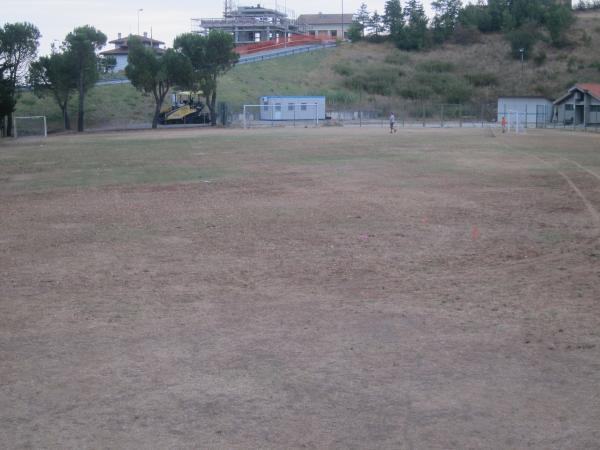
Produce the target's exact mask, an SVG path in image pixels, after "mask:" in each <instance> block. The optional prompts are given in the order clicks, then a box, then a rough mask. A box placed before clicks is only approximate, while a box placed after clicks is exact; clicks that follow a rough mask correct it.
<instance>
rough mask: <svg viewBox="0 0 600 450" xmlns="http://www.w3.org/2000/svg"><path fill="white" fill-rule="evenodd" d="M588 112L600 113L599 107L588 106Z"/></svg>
mask: <svg viewBox="0 0 600 450" xmlns="http://www.w3.org/2000/svg"><path fill="white" fill-rule="evenodd" d="M590 112H600V105H590Z"/></svg>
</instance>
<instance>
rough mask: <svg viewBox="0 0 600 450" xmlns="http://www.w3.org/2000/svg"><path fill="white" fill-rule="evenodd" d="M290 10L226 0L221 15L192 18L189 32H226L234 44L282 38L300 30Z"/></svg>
mask: <svg viewBox="0 0 600 450" xmlns="http://www.w3.org/2000/svg"><path fill="white" fill-rule="evenodd" d="M300 28H301V27H300V26H299V25H298V21H297V20H296V18H295V15H294V12H293V11H292V10H290V9H288V8H284V9H283V10H282V9H280V8H279V7H278V6H277V5H275V7H274V8H267V7H264V6H261V5H260V4H257V5H256V6H237V5H236V3H235V1H232V0H226V1H225V7H224V11H223V17H219V18H201V19H192V31H193V32H195V33H200V34H207V33H209V32H210V31H211V30H220V31H225V32H227V33H230V34H231V35H232V36H233V37H234V42H235V44H252V43H255V42H264V41H269V40H272V39H286V36H290V34H293V33H301V32H302V30H301V29H300Z"/></svg>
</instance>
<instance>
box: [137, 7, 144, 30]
mask: <svg viewBox="0 0 600 450" xmlns="http://www.w3.org/2000/svg"><path fill="white" fill-rule="evenodd" d="M143 10H144V9H143V8H140V9H138V10H137V16H138V33H137V34H138V36H139V35H140V13H141V12H142V11H143Z"/></svg>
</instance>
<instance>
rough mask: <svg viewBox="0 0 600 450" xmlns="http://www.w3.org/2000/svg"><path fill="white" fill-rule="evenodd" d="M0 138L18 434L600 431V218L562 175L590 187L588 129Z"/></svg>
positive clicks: (243, 438)
mask: <svg viewBox="0 0 600 450" xmlns="http://www.w3.org/2000/svg"><path fill="white" fill-rule="evenodd" d="M0 153H2V161H3V165H2V166H1V167H0V179H1V180H3V181H2V182H1V184H0V229H1V231H0V233H1V234H0V255H1V261H2V264H1V281H0V283H1V285H0V290H1V291H2V296H1V299H0V361H1V364H0V420H1V422H2V423H3V426H2V427H0V441H1V442H3V446H4V447H5V448H227V449H248V448H274V449H275V448H344V449H347V448H356V449H364V448H407V449H411V448H415V449H421V448H422V449H438V448H439V449H447V448H465V449H466V448H498V449H506V448H537V449H548V448H578V449H580V448H590V449H592V448H597V445H598V442H600V433H599V431H598V430H599V427H598V424H599V423H600V402H599V401H598V386H600V306H599V304H598V298H600V287H599V286H600V284H599V282H600V244H599V241H598V238H599V236H600V234H599V230H598V227H597V225H596V224H595V222H594V220H593V217H592V216H591V215H590V214H589V210H588V208H587V206H586V204H584V202H582V200H581V198H580V197H579V196H578V195H577V194H576V193H575V192H574V191H573V189H572V188H571V186H569V184H568V183H566V182H565V180H564V179H563V178H562V177H561V176H559V175H558V174H557V170H560V171H562V172H563V173H565V174H567V175H568V176H569V179H571V180H572V182H573V183H574V184H575V185H576V186H577V187H578V189H579V190H580V192H581V193H582V194H583V195H584V196H585V198H586V199H587V201H588V202H589V204H591V205H592V206H593V207H594V208H596V209H600V183H599V182H598V180H597V179H595V178H594V177H593V176H592V175H590V173H588V172H586V171H584V170H582V169H581V168H580V167H577V166H576V165H573V164H571V163H569V162H568V161H564V160H561V157H562V156H565V155H568V158H569V159H571V160H573V161H577V162H578V163H579V164H581V165H582V166H583V167H587V168H588V169H590V170H592V171H594V172H598V171H600V153H598V137H597V136H589V135H584V134H570V133H554V132H545V133H535V132H529V134H528V135H526V136H519V137H515V136H499V137H497V138H491V137H487V135H486V134H485V133H484V132H482V131H481V130H469V131H467V130H465V131H463V130H434V131H422V130H400V131H399V132H398V134H397V135H393V136H390V135H388V134H387V133H386V132H385V129H381V130H379V129H371V130H364V129H363V130H361V129H344V128H336V129H318V130H310V129H309V130H286V129H283V130H259V131H250V132H248V131H244V130H235V131H224V130H217V131H213V130H200V131H198V130H181V131H180V132H177V133H174V132H172V131H161V132H157V133H154V132H139V133H124V134H119V133H110V134H106V135H103V134H95V135H89V136H83V137H81V136H66V137H60V138H50V139H48V140H47V141H45V143H44V147H43V148H40V147H39V145H37V144H35V145H34V144H22V145H21V144H16V145H10V146H9V145H6V144H3V145H1V146H0ZM531 155H537V157H539V158H543V159H544V160H545V161H548V162H550V163H551V164H550V165H547V164H543V163H541V162H540V161H537V160H536V159H535V158H532V157H531ZM44 161H60V165H59V166H58V167H57V165H55V164H52V165H50V164H48V165H46V164H44ZM34 167H35V169H33V168H34ZM22 174H27V177H23V176H22ZM132 174H134V175H132ZM206 181H210V182H206Z"/></svg>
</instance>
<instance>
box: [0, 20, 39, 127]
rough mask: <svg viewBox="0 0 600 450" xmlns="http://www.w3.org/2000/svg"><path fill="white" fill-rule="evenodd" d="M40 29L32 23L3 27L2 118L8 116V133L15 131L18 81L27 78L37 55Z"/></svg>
mask: <svg viewBox="0 0 600 450" xmlns="http://www.w3.org/2000/svg"><path fill="white" fill-rule="evenodd" d="M40 37H41V34H40V31H39V30H38V29H37V27H36V26H35V25H33V24H31V23H27V22H24V23H19V22H18V23H7V24H5V25H4V27H1V28H0V80H1V83H0V84H1V86H0V118H3V117H5V116H8V124H7V129H6V134H7V135H8V136H11V135H12V113H13V112H14V109H15V105H16V103H17V97H18V95H17V89H16V88H17V84H18V83H20V82H23V81H25V78H26V75H27V68H28V66H29V63H30V62H31V61H33V60H34V59H35V57H36V55H37V48H38V45H39V42H38V41H39V39H40Z"/></svg>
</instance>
